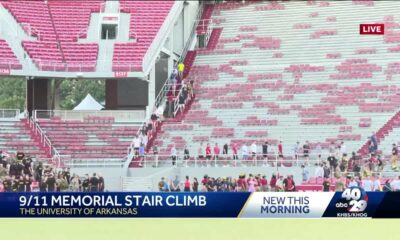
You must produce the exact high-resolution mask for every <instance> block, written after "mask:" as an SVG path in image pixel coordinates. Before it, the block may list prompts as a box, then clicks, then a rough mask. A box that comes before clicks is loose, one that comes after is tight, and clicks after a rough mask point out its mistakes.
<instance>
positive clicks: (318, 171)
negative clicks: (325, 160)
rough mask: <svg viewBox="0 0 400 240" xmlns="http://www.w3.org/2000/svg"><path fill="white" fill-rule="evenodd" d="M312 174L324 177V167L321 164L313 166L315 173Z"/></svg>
mask: <svg viewBox="0 0 400 240" xmlns="http://www.w3.org/2000/svg"><path fill="white" fill-rule="evenodd" d="M314 176H315V177H316V178H323V177H324V168H323V167H322V164H319V165H318V166H317V167H316V168H315V174H314Z"/></svg>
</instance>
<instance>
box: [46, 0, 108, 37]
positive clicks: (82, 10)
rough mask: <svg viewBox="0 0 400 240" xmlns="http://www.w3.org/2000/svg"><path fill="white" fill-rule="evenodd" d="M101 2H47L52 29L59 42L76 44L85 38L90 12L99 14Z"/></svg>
mask: <svg viewBox="0 0 400 240" xmlns="http://www.w3.org/2000/svg"><path fill="white" fill-rule="evenodd" d="M103 2H104V1H101V0H86V1H68V0H61V1H60V0H49V1H48V3H49V8H50V13H51V15H52V19H53V23H54V27H55V29H56V32H57V33H58V38H59V40H60V41H61V42H76V40H77V39H78V38H85V37H86V36H87V35H86V34H87V31H86V30H87V28H88V26H89V21H90V15H91V13H92V12H100V10H101V4H102V3H103Z"/></svg>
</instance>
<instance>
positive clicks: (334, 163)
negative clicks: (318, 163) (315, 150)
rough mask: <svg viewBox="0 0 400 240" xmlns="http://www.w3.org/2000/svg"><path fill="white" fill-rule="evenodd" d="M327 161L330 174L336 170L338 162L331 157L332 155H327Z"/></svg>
mask: <svg viewBox="0 0 400 240" xmlns="http://www.w3.org/2000/svg"><path fill="white" fill-rule="evenodd" d="M327 160H328V162H329V167H330V168H331V169H332V172H335V171H336V168H337V166H338V160H337V159H336V158H335V157H334V156H333V154H332V153H330V154H329V157H328V159H327Z"/></svg>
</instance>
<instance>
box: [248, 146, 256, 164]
mask: <svg viewBox="0 0 400 240" xmlns="http://www.w3.org/2000/svg"><path fill="white" fill-rule="evenodd" d="M250 151H251V156H252V160H253V162H254V163H255V161H256V159H257V145H256V142H253V143H252V144H251V146H250Z"/></svg>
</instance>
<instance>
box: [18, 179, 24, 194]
mask: <svg viewBox="0 0 400 240" xmlns="http://www.w3.org/2000/svg"><path fill="white" fill-rule="evenodd" d="M16 183H17V192H25V179H24V177H23V176H20V177H19V179H18V180H16Z"/></svg>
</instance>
